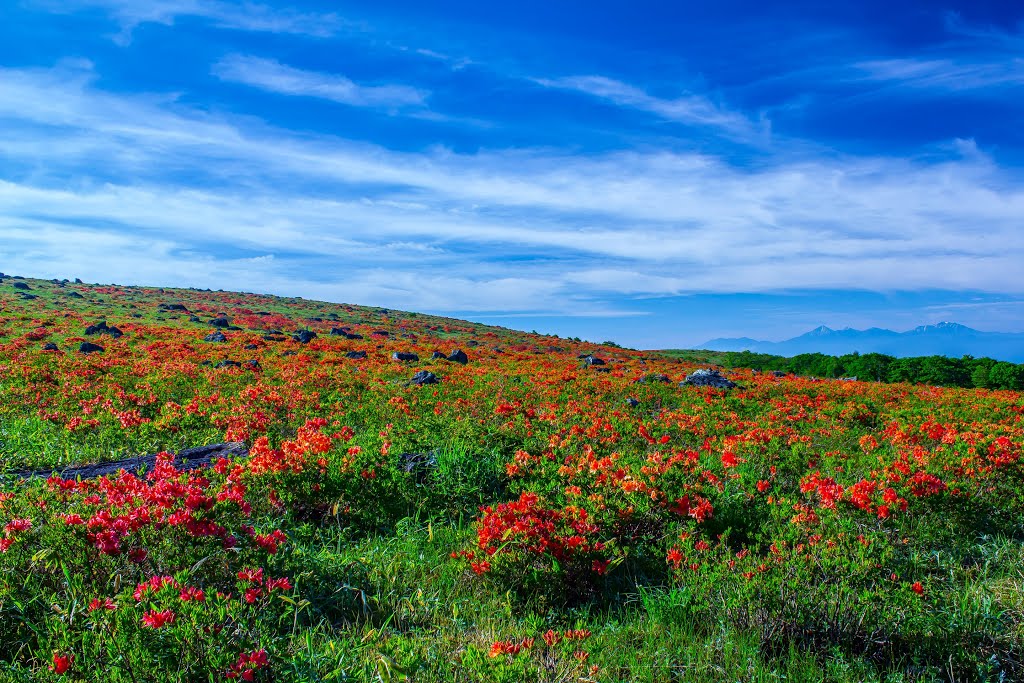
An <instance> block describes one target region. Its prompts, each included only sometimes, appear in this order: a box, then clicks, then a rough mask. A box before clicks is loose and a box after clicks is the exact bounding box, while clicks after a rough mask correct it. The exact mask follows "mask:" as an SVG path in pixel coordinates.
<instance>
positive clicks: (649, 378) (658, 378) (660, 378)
mask: <svg viewBox="0 0 1024 683" xmlns="http://www.w3.org/2000/svg"><path fill="white" fill-rule="evenodd" d="M671 381H672V380H671V379H669V376H668V375H663V374H662V373H660V372H655V373H651V374H650V375H644V376H643V377H641V378H639V379H637V380H634V383H635V384H647V383H648V382H661V383H662V384H668V383H669V382H671Z"/></svg>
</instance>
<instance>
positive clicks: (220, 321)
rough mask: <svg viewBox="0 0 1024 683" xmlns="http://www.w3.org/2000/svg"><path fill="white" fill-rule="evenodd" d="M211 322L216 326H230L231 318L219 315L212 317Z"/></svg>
mask: <svg viewBox="0 0 1024 683" xmlns="http://www.w3.org/2000/svg"><path fill="white" fill-rule="evenodd" d="M210 324H211V325H213V326H214V327H222V328H223V327H230V326H231V320H230V319H229V318H228V317H227V316H225V315H219V316H217V317H216V318H211V319H210Z"/></svg>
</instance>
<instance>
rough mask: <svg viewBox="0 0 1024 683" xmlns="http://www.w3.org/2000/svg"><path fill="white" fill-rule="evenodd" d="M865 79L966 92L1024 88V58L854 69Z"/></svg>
mask: <svg viewBox="0 0 1024 683" xmlns="http://www.w3.org/2000/svg"><path fill="white" fill-rule="evenodd" d="M853 68H854V70H855V71H858V72H860V74H861V78H862V79H864V80H870V81H879V82H885V83H893V84H900V85H904V86H908V87H912V88H920V89H930V90H943V91H947V92H966V91H972V90H980V89H985V88H1004V87H1020V86H1024V58H1020V57H1016V58H993V59H992V60H986V61H977V58H974V59H973V60H972V59H964V58H960V59H953V58H949V59H921V58H907V59H877V60H869V61H863V62H858V63H856V64H854V65H853Z"/></svg>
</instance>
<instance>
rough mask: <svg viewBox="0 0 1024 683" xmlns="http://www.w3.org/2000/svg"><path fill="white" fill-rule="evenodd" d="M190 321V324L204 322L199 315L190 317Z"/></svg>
mask: <svg viewBox="0 0 1024 683" xmlns="http://www.w3.org/2000/svg"><path fill="white" fill-rule="evenodd" d="M188 321H189V322H190V323H201V322H203V321H202V319H201V318H200V317H199V316H198V315H190V316H189V317H188Z"/></svg>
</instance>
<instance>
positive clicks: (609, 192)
mask: <svg viewBox="0 0 1024 683" xmlns="http://www.w3.org/2000/svg"><path fill="white" fill-rule="evenodd" d="M0 120H2V122H3V125H4V127H5V130H7V131H9V133H10V135H8V136H5V137H3V138H0V162H2V164H0V167H3V168H4V169H6V170H5V172H4V176H5V178H6V179H5V180H4V181H3V182H0V217H2V220H0V235H2V236H3V240H0V242H3V244H4V246H3V247H2V248H0V251H4V252H5V253H4V254H3V257H4V261H5V263H6V264H8V266H6V267H5V270H8V269H10V270H19V271H23V272H29V273H40V274H45V275H47V276H58V275H59V276H64V275H66V274H68V273H79V274H82V276H83V277H84V276H86V274H89V277H93V278H96V279H102V271H103V270H104V269H106V268H108V267H109V264H110V263H116V264H118V272H124V273H128V274H131V273H137V279H136V281H139V282H144V281H146V279H147V275H148V276H149V281H150V282H152V281H153V278H154V277H156V275H157V274H166V279H161V282H162V283H167V284H170V283H171V282H172V281H173V276H172V274H173V272H174V271H175V270H176V269H177V270H178V271H180V272H181V273H188V274H190V275H189V277H190V278H192V279H190V280H188V281H189V282H195V283H203V284H197V285H196V286H214V284H215V281H218V280H217V278H223V277H226V276H227V275H226V274H231V275H232V277H237V278H238V279H237V280H234V281H233V282H235V281H237V282H239V283H241V282H244V283H246V284H245V288H248V289H262V290H263V291H267V290H268V289H270V285H271V284H273V287H274V288H273V289H270V291H276V292H281V293H289V292H292V293H302V292H303V291H304V292H305V293H304V294H302V295H303V296H313V295H315V296H323V297H324V298H330V299H341V300H349V301H361V302H366V303H379V304H382V305H390V306H394V307H397V308H405V309H413V310H414V309H421V310H426V311H469V310H476V311H493V312H503V313H508V312H515V311H546V312H548V313H551V312H560V313H562V314H569V313H573V314H580V313H585V312H590V313H592V314H594V315H604V314H607V313H608V311H609V310H614V311H617V312H619V313H621V312H622V310H623V309H624V308H628V302H627V303H626V304H624V303H623V301H622V299H623V297H654V296H675V295H685V294H692V293H701V292H707V293H734V292H778V291H787V290H794V289H814V288H859V289H873V290H877V291H894V290H907V289H963V288H967V287H971V288H976V289H981V290H984V291H990V292H997V293H1003V294H1020V293H1024V284H1022V283H1021V280H1020V278H1019V277H1018V275H1019V264H1020V263H1021V262H1024V235H1022V234H1021V232H1020V229H1019V227H1020V226H1019V219H1020V216H1021V215H1024V186H1022V185H1021V183H1020V181H1019V179H1017V178H1015V176H1014V175H1012V174H1009V173H1005V172H1003V171H1002V170H1000V168H999V167H998V166H997V165H995V164H994V163H993V162H992V161H991V160H990V159H988V158H987V157H986V156H985V155H984V154H983V153H982V152H980V151H979V150H978V149H977V148H976V146H974V145H971V144H970V143H966V142H965V143H963V144H961V145H960V146H959V148H961V149H962V150H963V151H964V153H963V154H958V153H957V152H956V149H955V148H954V149H951V150H950V153H949V158H947V159H946V160H945V161H942V162H934V161H931V162H923V161H920V162H919V161H913V160H908V159H898V158H889V157H877V156H875V157H858V156H846V157H843V156H838V155H831V156H829V157H823V158H798V157H792V156H788V155H787V154H786V153H785V152H784V151H783V152H776V153H775V154H774V155H773V156H772V157H771V159H769V160H767V161H765V162H764V163H763V164H761V165H760V166H759V167H758V168H757V169H750V168H739V167H736V166H734V165H732V164H730V163H729V162H728V161H727V160H725V159H723V158H720V157H717V156H714V155H708V154H698V153H695V152H686V151H681V152H668V151H656V150H640V151H637V150H634V151H612V152H602V153H595V154H591V155H579V154H574V155H569V154H565V153H561V152H559V151H557V150H551V149H546V148H535V149H534V148H525V149H518V150H507V149H490V150H488V149H481V150H477V151H472V152H463V153H456V152H453V151H451V150H446V149H444V148H430V149H427V150H423V151H415V152H400V151H395V150H390V149H387V148H386V147H383V146H380V145H371V144H366V143H356V142H353V141H350V140H346V139H343V138H339V137H336V136H330V135H325V134H322V135H315V134H309V133H307V134H304V135H302V136H300V135H297V134H293V133H291V132H289V131H287V130H283V129H279V128H274V127H271V126H268V125H266V124H263V123H260V122H259V121H258V120H254V119H253V118H251V117H234V116H229V115H221V116H213V115H211V114H209V113H207V112H205V111H203V110H200V109H196V108H192V107H190V106H187V105H185V104H183V103H181V102H179V101H178V100H176V99H174V98H172V97H167V96H160V95H127V94H117V93H112V92H109V91H106V90H104V89H101V88H99V87H98V85H97V82H96V81H95V80H94V79H93V77H92V74H91V72H90V71H89V68H88V65H87V64H64V65H61V66H59V67H56V68H53V69H0ZM967 152H970V153H969V154H968V153H967ZM44 237H45V239H44ZM139 240H142V241H144V242H146V243H147V244H151V245H153V246H151V247H147V248H145V249H140V248H137V244H136V243H137V242H138V241H139ZM69 245H80V246H75V247H74V248H70V247H69ZM90 245H92V246H90ZM133 245H134V246H133ZM231 254H242V255H243V256H231ZM496 254H500V257H496V256H495V255H496ZM263 256H273V258H270V259H264V260H261V261H258V262H253V261H250V260H245V259H249V258H251V257H263ZM339 263H343V264H344V266H345V267H344V268H340V269H339V268H337V267H335V266H336V265H337V264H339ZM309 264H319V265H317V268H312V267H311V266H310V265H309ZM318 268H319V269H320V270H317V269H318ZM90 269H91V270H90ZM246 269H249V271H246ZM243 271H244V272H248V273H249V274H248V275H245V276H244V277H243V276H242V273H243ZM310 272H325V273H332V275H331V276H330V278H331V281H330V282H329V283H324V284H323V285H322V286H319V287H318V286H317V285H316V283H314V282H311V280H312V279H313V278H310V277H309V275H308V273H310ZM118 279H120V280H123V281H127V280H128V277H127V276H125V277H119V278H118ZM219 282H221V284H220V285H217V286H225V285H224V284H223V283H224V282H226V281H225V280H223V279H221V280H219ZM261 283H262V284H261ZM328 285H329V287H328ZM239 286H242V285H241V284H239ZM302 288H305V289H302Z"/></svg>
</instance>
